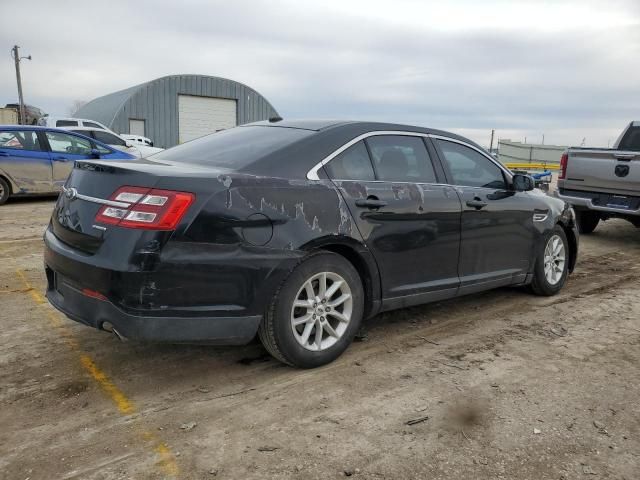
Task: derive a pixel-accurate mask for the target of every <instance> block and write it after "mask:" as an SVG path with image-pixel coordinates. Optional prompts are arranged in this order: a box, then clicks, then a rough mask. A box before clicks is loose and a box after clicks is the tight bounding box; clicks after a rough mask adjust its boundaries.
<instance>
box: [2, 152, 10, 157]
mask: <svg viewBox="0 0 640 480" xmlns="http://www.w3.org/2000/svg"><path fill="white" fill-rule="evenodd" d="M8 156H9V154H8V153H7V152H0V157H8Z"/></svg>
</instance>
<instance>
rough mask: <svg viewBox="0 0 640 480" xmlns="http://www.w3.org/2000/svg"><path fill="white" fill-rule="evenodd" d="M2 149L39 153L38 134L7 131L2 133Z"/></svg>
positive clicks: (0, 134) (0, 142) (29, 131)
mask: <svg viewBox="0 0 640 480" xmlns="http://www.w3.org/2000/svg"><path fill="white" fill-rule="evenodd" d="M0 148H13V149H16V150H31V151H39V150H42V149H41V148H40V141H39V140H38V134H37V133H36V132H34V131H33V130H26V131H25V130H5V131H0Z"/></svg>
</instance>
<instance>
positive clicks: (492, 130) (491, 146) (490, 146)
mask: <svg viewBox="0 0 640 480" xmlns="http://www.w3.org/2000/svg"><path fill="white" fill-rule="evenodd" d="M495 133H496V131H495V129H493V128H492V129H491V142H489V153H493V135H494V134H495Z"/></svg>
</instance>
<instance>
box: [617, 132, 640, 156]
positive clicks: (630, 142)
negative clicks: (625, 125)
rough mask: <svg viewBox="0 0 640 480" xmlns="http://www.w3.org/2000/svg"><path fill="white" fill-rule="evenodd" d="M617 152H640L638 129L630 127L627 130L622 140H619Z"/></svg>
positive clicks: (639, 133)
mask: <svg viewBox="0 0 640 480" xmlns="http://www.w3.org/2000/svg"><path fill="white" fill-rule="evenodd" d="M618 150H631V151H636V152H640V127H631V128H630V129H628V130H627V133H625V134H624V137H622V140H620V145H618Z"/></svg>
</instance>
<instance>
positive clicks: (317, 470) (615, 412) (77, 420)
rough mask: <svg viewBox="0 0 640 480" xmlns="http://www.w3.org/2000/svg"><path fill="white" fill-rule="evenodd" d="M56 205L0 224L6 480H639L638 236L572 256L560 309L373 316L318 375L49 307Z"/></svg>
mask: <svg viewBox="0 0 640 480" xmlns="http://www.w3.org/2000/svg"><path fill="white" fill-rule="evenodd" d="M52 205H53V202H52V201H51V200H22V201H13V202H11V203H10V204H8V205H5V206H3V207H0V327H1V328H0V426H1V428H0V478H2V479H11V480H13V479H18V480H25V479H30V480H35V479H48V480H49V479H71V478H73V479H129V478H136V479H156V478H188V479H211V478H216V479H258V478H299V479H326V478H341V477H344V476H353V477H354V478H368V479H383V478H386V479H409V478H421V479H440V478H442V479H484V478H487V479H489V478H490V479H497V478H504V479H516V478H517V479H532V480H538V479H565V480H569V479H585V478H594V479H595V478H612V479H627V480H632V479H638V478H640V370H639V368H638V367H639V366H640V301H639V300H638V295H639V294H638V292H639V291H640V231H639V230H637V229H636V228H634V227H632V226H631V225H630V224H627V223H625V222H623V221H609V222H606V223H605V224H604V225H600V226H599V227H598V229H597V230H596V232H595V233H594V234H593V235H590V236H583V237H582V239H581V253H580V259H579V263H578V266H577V269H576V272H575V273H574V274H573V275H572V276H571V278H570V280H569V282H568V284H567V286H566V288H565V289H564V290H563V291H562V292H561V294H560V295H558V296H556V297H552V298H541V297H535V296H533V295H530V294H529V293H527V292H526V291H522V290H518V289H501V290H496V291H493V292H489V293H484V294H479V295H473V296H469V297H465V298H462V299H457V300H453V301H447V302H441V303H437V304H432V305H427V306H423V307H418V308H411V309H407V310H401V311H396V312H390V313H388V314H384V315H381V316H379V317H377V318H375V319H373V320H372V321H370V322H369V323H368V324H367V328H366V335H364V336H363V338H361V340H360V341H358V342H356V343H354V344H353V345H352V347H351V348H349V350H348V351H347V352H346V354H345V355H344V356H342V357H341V358H340V359H339V360H338V361H336V362H335V363H333V364H331V365H328V366H326V367H323V368H319V369H316V370H311V371H303V370H296V369H292V368H289V367H285V366H282V365H281V364H279V363H277V362H276V361H274V360H271V359H270V358H269V357H268V356H267V355H266V354H265V351H264V350H263V349H262V347H261V346H260V345H259V344H258V343H254V344H251V345H248V346H246V347H241V348H213V347H202V346H172V345H147V344H138V343H131V342H126V343H123V342H120V341H119V340H118V339H116V338H115V337H113V336H111V335H109V334H107V333H105V332H99V331H96V330H92V329H90V328H87V327H84V326H81V325H78V324H75V323H74V322H72V321H70V320H67V319H66V318H64V317H63V316H62V315H60V314H58V313H57V312H56V311H55V310H54V309H53V308H51V307H50V306H48V304H47V303H46V301H45V300H44V299H43V297H42V292H43V290H44V286H45V278H44V273H43V269H42V241H41V235H42V231H43V229H44V226H45V225H46V223H47V221H48V217H49V215H50V210H51V208H52Z"/></svg>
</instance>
